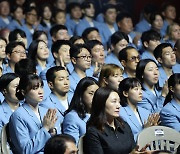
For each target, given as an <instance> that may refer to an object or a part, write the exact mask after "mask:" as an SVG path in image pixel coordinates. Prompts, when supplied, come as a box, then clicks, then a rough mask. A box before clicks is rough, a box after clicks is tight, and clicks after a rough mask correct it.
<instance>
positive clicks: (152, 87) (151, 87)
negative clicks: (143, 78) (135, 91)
mask: <svg viewBox="0 0 180 154" xmlns="http://www.w3.org/2000/svg"><path fill="white" fill-rule="evenodd" d="M144 84H145V85H146V86H147V87H148V88H149V89H150V90H151V91H154V85H149V84H147V83H144Z"/></svg>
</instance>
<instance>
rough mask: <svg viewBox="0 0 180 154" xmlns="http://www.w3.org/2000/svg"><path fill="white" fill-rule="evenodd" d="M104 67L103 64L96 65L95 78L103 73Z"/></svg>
mask: <svg viewBox="0 0 180 154" xmlns="http://www.w3.org/2000/svg"><path fill="white" fill-rule="evenodd" d="M102 66H103V64H101V63H98V62H96V63H95V68H94V73H93V76H94V77H97V76H98V74H99V73H100V71H101V68H102Z"/></svg>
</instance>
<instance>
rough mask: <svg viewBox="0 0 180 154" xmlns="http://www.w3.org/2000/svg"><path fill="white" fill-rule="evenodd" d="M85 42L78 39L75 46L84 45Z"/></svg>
mask: <svg viewBox="0 0 180 154" xmlns="http://www.w3.org/2000/svg"><path fill="white" fill-rule="evenodd" d="M84 43H85V42H84V40H83V39H78V40H76V41H75V42H74V44H84Z"/></svg>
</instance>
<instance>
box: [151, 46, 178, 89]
mask: <svg viewBox="0 0 180 154" xmlns="http://www.w3.org/2000/svg"><path fill="white" fill-rule="evenodd" d="M154 56H155V58H156V60H157V61H158V62H159V64H160V66H159V72H160V77H159V86H160V87H163V85H164V84H165V82H166V81H167V80H168V78H169V77H170V76H171V75H172V74H173V73H180V68H175V67H173V66H175V64H176V55H175V52H174V51H173V48H172V46H171V44H170V43H162V44H159V45H158V46H157V47H156V48H155V50H154Z"/></svg>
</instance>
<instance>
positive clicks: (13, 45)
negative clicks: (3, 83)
mask: <svg viewBox="0 0 180 154" xmlns="http://www.w3.org/2000/svg"><path fill="white" fill-rule="evenodd" d="M5 51H6V55H7V59H8V65H7V66H6V68H5V70H4V72H3V74H4V73H13V72H14V69H15V64H16V63H17V62H19V61H20V60H21V59H25V58H26V49H25V45H24V43H23V42H9V43H8V44H7V46H6V50H5Z"/></svg>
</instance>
